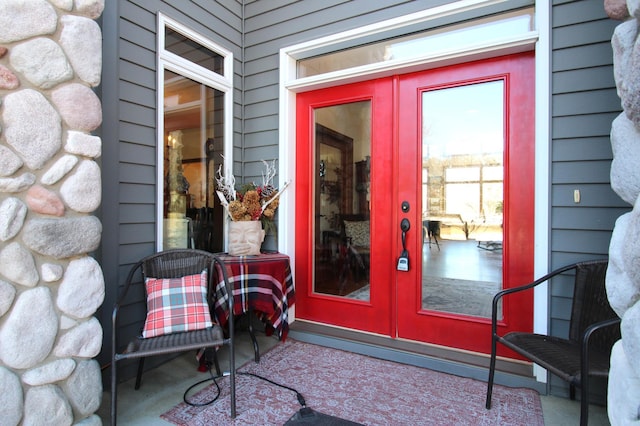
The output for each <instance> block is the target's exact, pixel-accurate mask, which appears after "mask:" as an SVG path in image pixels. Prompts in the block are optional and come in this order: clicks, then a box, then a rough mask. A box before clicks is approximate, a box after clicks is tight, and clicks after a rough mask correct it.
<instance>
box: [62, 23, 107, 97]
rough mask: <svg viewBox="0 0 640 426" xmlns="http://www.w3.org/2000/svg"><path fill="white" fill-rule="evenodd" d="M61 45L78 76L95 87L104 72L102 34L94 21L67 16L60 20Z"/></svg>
mask: <svg viewBox="0 0 640 426" xmlns="http://www.w3.org/2000/svg"><path fill="white" fill-rule="evenodd" d="M60 23H61V24H62V32H61V33H60V40H59V42H60V45H61V46H62V49H64V52H65V53H66V54H67V57H68V58H69V61H70V62H71V65H73V69H74V71H75V72H76V75H77V76H78V77H80V78H81V79H82V80H83V81H84V82H86V83H88V84H89V85H91V86H93V87H95V86H97V85H98V84H100V75H101V72H102V32H101V31H100V26H99V25H98V23H97V22H96V21H94V20H93V19H89V18H85V17H82V16H74V15H65V16H63V17H61V18H60Z"/></svg>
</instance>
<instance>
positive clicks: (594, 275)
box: [486, 260, 620, 426]
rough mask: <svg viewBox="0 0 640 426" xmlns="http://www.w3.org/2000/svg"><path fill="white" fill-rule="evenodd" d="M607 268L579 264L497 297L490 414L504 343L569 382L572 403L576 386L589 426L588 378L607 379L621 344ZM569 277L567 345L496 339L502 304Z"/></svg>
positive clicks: (519, 337)
mask: <svg viewBox="0 0 640 426" xmlns="http://www.w3.org/2000/svg"><path fill="white" fill-rule="evenodd" d="M607 264H608V261H607V260H594V261H586V262H579V263H575V264H572V265H568V266H565V267H562V268H559V269H556V270H554V271H553V272H550V273H549V274H547V275H545V276H544V277H542V278H539V279H537V280H536V281H534V282H532V283H530V284H527V285H524V286H521V287H517V288H510V289H507V290H503V291H501V292H499V293H497V294H496V295H495V297H494V298H493V312H492V315H491V321H492V324H491V330H492V331H491V335H492V336H491V362H490V366H489V380H488V385H487V400H486V407H487V409H489V408H491V393H492V390H493V379H494V375H495V367H496V347H497V343H502V344H503V345H505V346H506V347H508V348H510V349H512V350H514V351H515V352H517V353H519V354H520V355H522V356H524V357H526V358H528V359H530V360H531V361H533V362H534V363H536V364H538V365H540V366H542V367H543V368H545V369H547V370H548V371H549V372H551V373H553V374H555V375H557V376H558V377H560V378H561V379H563V380H565V381H567V382H569V386H570V388H569V389H570V397H571V399H575V388H576V386H577V387H580V424H581V425H584V426H586V425H587V423H588V416H589V376H596V377H608V375H609V358H610V355H611V347H612V346H613V344H614V343H615V342H616V341H617V340H618V339H620V318H618V316H617V315H616V314H615V312H614V311H613V310H612V309H611V307H610V306H609V302H608V300H607V295H606V290H605V285H604V282H605V275H606V271H607ZM571 271H574V272H575V280H574V294H573V306H572V310H571V323H570V328H569V338H568V339H563V338H559V337H554V336H546V335H541V334H533V333H523V332H510V333H507V334H505V335H503V336H500V335H499V334H498V318H497V316H498V306H499V305H498V304H499V302H500V299H501V298H502V297H503V296H505V295H508V294H512V293H516V292H519V291H524V290H529V289H533V288H534V287H535V286H537V285H539V284H541V283H543V282H546V281H548V280H550V279H551V278H553V277H555V276H558V275H560V274H564V273H567V272H571ZM565 278H566V277H565ZM559 279H562V278H559Z"/></svg>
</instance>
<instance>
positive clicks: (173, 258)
mask: <svg viewBox="0 0 640 426" xmlns="http://www.w3.org/2000/svg"><path fill="white" fill-rule="evenodd" d="M216 263H218V264H219V265H220V266H221V268H219V269H220V270H221V271H222V273H223V279H224V282H225V284H226V287H227V294H228V296H229V299H228V303H229V310H230V312H233V310H232V307H233V292H232V291H231V285H230V283H229V280H228V278H227V275H226V269H225V267H224V264H223V263H222V262H221V261H220V259H219V258H218V257H217V256H216V255H214V254H212V253H208V252H205V251H201V250H195V249H175V250H167V251H163V252H160V253H156V254H153V255H150V256H147V257H145V258H144V259H142V260H140V261H139V262H137V263H136V264H135V265H134V266H133V267H132V268H131V271H130V272H129V275H128V277H127V280H126V282H125V287H124V289H123V291H122V294H121V295H120V297H119V298H118V301H117V303H116V305H115V307H114V308H113V314H112V323H113V324H112V325H113V329H112V340H111V424H112V425H115V424H116V420H117V401H118V398H117V389H118V378H117V373H118V369H117V363H118V362H119V361H123V360H127V359H134V358H137V359H139V362H138V372H137V377H136V383H135V389H136V390H137V389H138V388H140V384H141V380H142V373H143V368H144V359H145V357H148V356H155V355H165V354H172V353H177V352H185V351H191V350H193V351H197V350H200V349H203V348H217V347H219V346H221V345H229V376H230V378H229V381H230V392H231V417H235V415H236V399H235V352H234V346H233V336H234V330H233V320H232V319H231V320H230V321H229V324H228V337H225V336H224V333H223V330H222V328H221V327H220V326H219V325H218V324H215V323H213V324H212V326H211V327H207V328H204V329H198V330H195V331H182V332H170V333H168V334H162V335H159V336H156V337H147V338H143V337H141V336H140V337H137V338H135V339H133V340H132V341H131V342H129V343H128V345H126V346H123V345H122V344H119V343H118V342H117V334H118V314H119V312H120V308H121V307H122V306H123V304H124V302H125V300H126V296H127V292H128V291H129V290H130V288H131V287H132V286H133V285H142V286H143V287H146V286H145V284H144V283H145V278H149V277H153V278H156V279H170V278H183V277H187V276H192V275H197V274H201V273H202V271H204V270H206V271H207V284H206V287H207V290H206V301H208V302H209V303H211V298H210V297H209V296H210V294H213V293H214V291H215V286H216V284H215V282H214V281H215V277H216V276H217V275H216V273H215V268H214V265H215V264H216ZM200 293H202V292H200ZM145 296H147V294H146V288H145ZM185 300H188V298H185ZM145 306H146V304H145ZM211 315H212V314H211ZM215 365H216V370H218V374H219V373H220V367H219V365H218V360H217V357H216V358H215Z"/></svg>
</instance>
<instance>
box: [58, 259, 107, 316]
mask: <svg viewBox="0 0 640 426" xmlns="http://www.w3.org/2000/svg"><path fill="white" fill-rule="evenodd" d="M104 291H105V289H104V276H103V275H102V269H101V268H100V265H99V264H98V262H97V261H96V260H95V259H94V258H92V257H89V256H85V257H81V258H80V259H74V260H72V261H71V262H69V266H67V271H66V272H65V274H64V277H63V278H62V282H61V283H60V287H59V289H58V298H57V301H56V304H57V306H58V308H59V309H60V310H61V311H62V312H64V313H65V314H66V315H69V316H71V317H73V318H79V319H82V318H88V317H90V316H91V315H93V313H94V312H95V311H96V310H97V309H98V308H99V307H100V305H101V304H102V302H103V301H104Z"/></svg>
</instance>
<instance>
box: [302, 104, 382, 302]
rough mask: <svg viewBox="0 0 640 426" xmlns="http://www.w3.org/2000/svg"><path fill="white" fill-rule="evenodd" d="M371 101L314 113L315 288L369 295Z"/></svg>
mask: <svg viewBox="0 0 640 426" xmlns="http://www.w3.org/2000/svg"><path fill="white" fill-rule="evenodd" d="M370 104H371V103H370V101H360V102H353V103H348V104H341V105H334V106H329V107H323V108H316V109H315V112H314V123H313V125H314V126H315V171H316V172H315V173H314V176H315V182H314V191H315V194H314V204H315V206H314V212H315V220H314V222H315V223H314V239H315V241H314V245H313V246H314V256H313V261H314V289H313V291H314V293H320V294H327V295H334V296H343V297H347V298H350V299H357V300H366V301H368V300H369V297H370V287H369V276H370V274H369V259H370V247H371V239H370V207H369V201H370V186H369V180H370V179H369V170H370V158H371V135H370V132H371V118H370V117H371V105H370Z"/></svg>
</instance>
